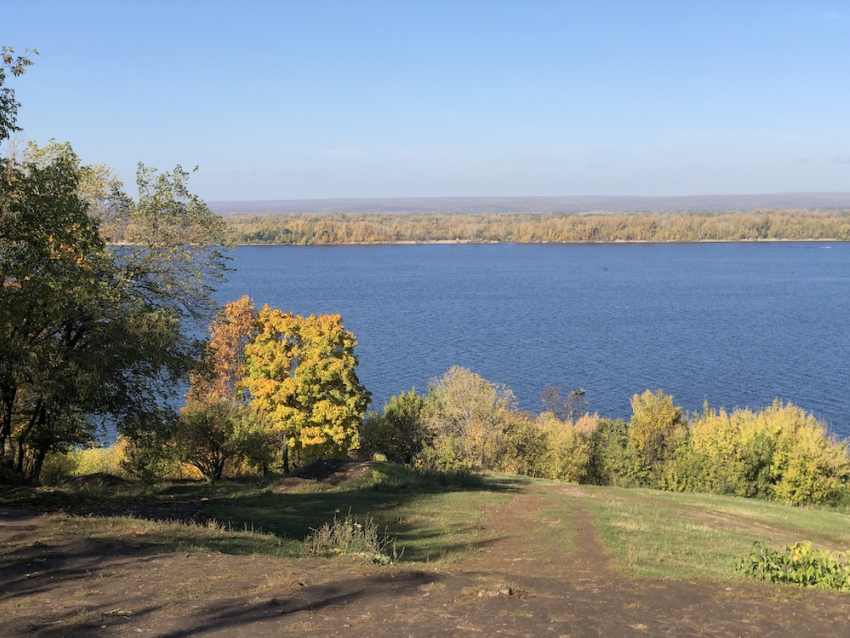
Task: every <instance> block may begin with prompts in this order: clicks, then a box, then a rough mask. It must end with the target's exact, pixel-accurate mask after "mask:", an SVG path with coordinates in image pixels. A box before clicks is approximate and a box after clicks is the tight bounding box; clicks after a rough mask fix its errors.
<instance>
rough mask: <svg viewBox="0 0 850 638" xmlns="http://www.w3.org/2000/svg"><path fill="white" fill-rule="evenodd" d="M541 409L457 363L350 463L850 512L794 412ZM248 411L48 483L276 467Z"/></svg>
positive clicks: (61, 468)
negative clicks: (381, 462)
mask: <svg viewBox="0 0 850 638" xmlns="http://www.w3.org/2000/svg"><path fill="white" fill-rule="evenodd" d="M545 404H546V406H547V410H546V411H545V412H543V413H542V414H539V415H535V414H530V413H527V412H523V411H521V410H519V409H517V406H516V401H515V398H514V395H513V393H512V392H511V391H510V389H508V388H507V387H505V386H502V385H499V384H494V383H490V382H488V381H486V380H485V379H483V378H482V377H480V376H479V375H477V374H475V373H474V372H471V371H469V370H466V369H464V368H458V367H455V368H452V369H450V370H449V371H448V372H447V373H446V374H445V375H444V376H443V377H442V378H441V379H439V380H436V381H434V382H433V383H432V384H431V386H430V388H429V392H428V394H427V395H424V396H420V395H418V394H417V393H416V392H415V391H413V390H411V391H409V392H406V393H403V394H400V395H398V396H395V397H393V398H392V399H391V400H390V401H389V402H388V403H387V404H386V405H385V406H384V409H383V412H382V413H380V414H379V413H377V412H371V413H369V414H368V415H367V416H366V418H365V419H364V421H363V423H362V425H361V427H360V431H359V449H357V450H356V451H355V452H354V454H356V455H357V456H359V457H360V458H362V459H367V460H368V459H372V458H375V457H376V455H381V456H380V457H379V458H384V457H385V458H386V459H387V460H389V461H394V462H398V463H402V464H406V465H410V466H412V467H413V468H415V469H418V470H421V471H431V472H435V473H460V474H466V473H468V472H474V471H479V470H492V471H496V472H504V473H510V474H521V475H525V476H530V477H537V478H548V479H555V480H563V481H571V482H576V483H587V484H595V485H614V486H621V487H649V488H656V489H664V490H673V491H698V492H712V493H716V494H727V495H735V496H744V497H755V498H763V499H769V500H775V501H780V502H784V503H788V504H792V505H805V504H828V505H837V504H841V503H845V504H846V503H850V454H848V448H847V445H846V443H844V442H841V441H838V440H836V439H835V438H834V437H832V436H830V435H829V434H828V432H827V430H826V428H825V426H824V425H823V424H822V423H820V422H818V421H817V420H816V419H815V418H814V417H813V416H811V415H809V414H806V413H805V412H804V411H803V410H801V409H800V408H798V407H796V406H794V405H792V404H790V403H788V404H784V403H782V402H780V401H778V400H777V401H775V402H774V403H773V404H772V405H771V406H769V407H767V408H765V409H763V410H760V411H754V410H749V409H735V410H733V411H731V412H727V411H726V410H723V409H719V410H713V409H710V408H709V407H708V406H707V405H706V406H705V408H704V410H703V412H702V413H701V414H696V415H690V417H689V418H688V417H686V416H685V414H684V413H683V411H682V409H681V408H680V407H678V406H676V405H674V403H673V397H671V396H668V395H665V394H663V393H662V392H661V391H660V390H659V391H657V392H650V391H649V390H647V391H646V392H644V393H643V394H640V395H637V394H636V395H635V396H634V397H632V401H631V404H632V416H631V418H630V420H629V421H624V420H621V419H617V420H611V419H605V418H601V417H600V416H599V415H597V414H589V413H587V412H584V407H585V405H584V401H583V392H581V391H577V392H571V393H569V395H568V396H567V397H566V398H561V396H560V394H559V393H558V391H557V390H556V389H551V388H550V389H548V390H547V396H546V397H545ZM245 410H246V409H245V408H242V409H241V411H237V412H234V411H233V408H232V406H231V408H229V409H228V410H227V411H226V412H227V414H223V415H218V416H216V415H212V414H210V413H209V410H206V411H203V410H202V411H200V412H199V413H197V414H196V413H195V412H193V411H192V410H189V411H184V414H183V415H182V417H183V418H182V425H181V428H180V430H179V431H178V433H177V434H176V435H175V436H173V437H171V438H170V439H169V442H168V444H167V445H165V446H163V447H161V448H159V450H158V451H157V452H156V453H154V452H151V450H155V449H156V448H155V446H149V447H148V448H147V450H145V453H146V454H148V455H150V457H146V456H144V455H142V456H140V455H139V453H138V452H139V451H138V450H134V449H128V448H127V446H126V444H124V443H119V445H118V446H117V447H115V448H112V449H110V450H105V451H95V450H90V451H87V450H82V451H76V452H72V453H70V454H68V455H61V454H57V455H53V456H52V457H50V458H49V459H48V462H47V464H46V466H45V479H46V480H47V481H57V480H60V479H61V478H62V477H64V476H68V475H70V474H81V473H86V472H93V471H106V472H111V473H121V472H124V473H126V474H127V475H135V476H143V477H144V478H155V477H157V476H159V477H161V476H170V477H172V478H173V477H181V478H187V477H201V476H202V475H203V476H206V477H207V478H209V477H210V476H218V475H221V474H223V475H225V476H246V475H248V476H250V475H253V476H261V475H263V474H267V473H268V472H270V471H271V472H279V471H282V466H281V465H280V458H279V449H280V442H279V440H277V439H276V438H275V437H273V436H269V435H268V432H267V431H266V429H265V428H263V427H262V424H258V423H257V419H258V418H259V417H258V416H257V415H256V414H246V413H245ZM213 417H215V418H213ZM218 417H221V418H218ZM210 464H213V465H210ZM146 472H147V474H146Z"/></svg>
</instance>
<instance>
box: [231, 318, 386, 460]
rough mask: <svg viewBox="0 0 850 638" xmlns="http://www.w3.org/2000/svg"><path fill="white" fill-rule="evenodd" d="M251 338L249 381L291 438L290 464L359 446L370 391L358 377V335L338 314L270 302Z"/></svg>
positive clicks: (260, 404)
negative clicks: (301, 311)
mask: <svg viewBox="0 0 850 638" xmlns="http://www.w3.org/2000/svg"><path fill="white" fill-rule="evenodd" d="M255 326H256V330H257V334H256V337H255V338H254V340H253V341H252V342H250V343H249V344H247V345H246V346H245V373H246V376H245V378H244V379H243V380H242V386H243V387H244V388H245V389H246V390H247V391H248V392H249V393H250V394H251V397H252V403H253V405H255V406H256V408H257V410H258V411H259V412H260V414H262V415H263V417H264V418H265V419H266V421H267V422H269V423H270V424H271V427H272V429H273V430H274V431H275V432H276V433H277V434H279V435H281V436H282V437H283V439H284V459H283V461H284V471H287V472H288V471H289V467H290V463H292V464H294V465H299V464H301V463H304V462H306V461H309V460H311V459H315V458H322V457H328V456H336V457H344V456H346V455H347V454H348V453H349V452H350V451H351V450H353V449H355V448H356V447H357V443H358V439H357V435H358V428H359V426H360V423H361V422H362V420H363V416H364V415H365V413H366V408H367V407H368V406H369V392H368V391H367V390H366V388H365V387H364V386H363V385H361V383H360V381H359V380H358V378H357V372H356V368H357V357H356V355H355V354H354V347H355V346H356V345H357V341H356V340H355V338H354V335H353V334H351V333H350V332H348V331H347V330H345V329H344V328H343V326H342V319H341V317H340V316H339V315H318V316H315V315H310V316H309V317H301V316H299V315H294V314H292V313H291V312H283V311H281V310H279V309H277V308H270V307H269V306H264V307H263V309H262V310H261V311H260V312H259V314H258V316H257V322H256V324H255Z"/></svg>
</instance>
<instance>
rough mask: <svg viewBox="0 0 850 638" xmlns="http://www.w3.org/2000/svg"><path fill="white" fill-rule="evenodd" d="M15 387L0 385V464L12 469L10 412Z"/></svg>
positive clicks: (12, 385)
mask: <svg viewBox="0 0 850 638" xmlns="http://www.w3.org/2000/svg"><path fill="white" fill-rule="evenodd" d="M17 389H18V388H17V386H16V385H15V384H14V383H8V382H7V383H3V384H2V385H0V405H2V410H3V411H2V414H0V463H2V464H3V465H6V466H8V467H12V466H13V465H14V463H15V447H14V445H13V444H12V412H13V410H14V407H15V395H16V394H17Z"/></svg>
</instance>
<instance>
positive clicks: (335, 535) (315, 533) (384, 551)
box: [304, 512, 404, 565]
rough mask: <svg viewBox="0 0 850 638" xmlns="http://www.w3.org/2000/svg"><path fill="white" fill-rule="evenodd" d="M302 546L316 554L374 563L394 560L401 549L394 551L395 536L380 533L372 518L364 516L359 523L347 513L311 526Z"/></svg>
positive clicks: (402, 551) (399, 554) (396, 559)
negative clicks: (317, 527)
mask: <svg viewBox="0 0 850 638" xmlns="http://www.w3.org/2000/svg"><path fill="white" fill-rule="evenodd" d="M304 546H305V548H306V549H307V551H308V552H309V553H311V554H314V555H317V556H331V555H334V554H342V555H346V556H351V557H352V558H354V559H355V560H365V561H368V562H370V563H374V564H377V565H389V564H391V563H395V562H397V561H398V560H399V559H400V558H401V555H402V554H403V553H404V549H403V548H402V550H401V552H400V553H399V552H398V551H397V548H396V541H395V539H393V538H390V537H389V536H387V535H386V534H381V533H380V531H379V530H378V526H377V524H375V521H374V520H373V519H372V518H370V517H368V516H367V517H366V518H365V519H364V520H363V522H362V523H361V522H360V521H358V520H357V519H356V518H355V517H354V516H353V515H352V514H351V512H348V514H346V516H345V518H343V519H340V518H337V517H336V516H334V520H333V522H332V523H325V524H324V525H322V526H321V527H320V528H319V529H313V530H312V531H311V532H310V534H309V536H307V538H306V540H305V541H304Z"/></svg>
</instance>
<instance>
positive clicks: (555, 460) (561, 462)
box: [536, 412, 599, 483]
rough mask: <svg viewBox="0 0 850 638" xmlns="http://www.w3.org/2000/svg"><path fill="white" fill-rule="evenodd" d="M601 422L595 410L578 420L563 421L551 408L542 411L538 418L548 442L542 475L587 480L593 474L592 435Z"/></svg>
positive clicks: (542, 460)
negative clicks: (591, 471) (545, 411)
mask: <svg viewBox="0 0 850 638" xmlns="http://www.w3.org/2000/svg"><path fill="white" fill-rule="evenodd" d="M598 422H599V417H598V416H597V415H595V414H594V415H587V414H586V415H584V416H582V417H580V418H579V419H578V420H577V421H576V422H575V423H572V422H570V421H561V420H560V419H558V418H556V417H555V416H554V415H553V414H551V413H548V412H547V413H544V414H541V415H540V416H539V417H538V418H537V421H536V425H537V427H538V428H539V429H540V431H541V432H542V433H543V434H544V436H545V442H546V450H545V453H544V454H543V456H542V458H541V461H540V469H541V475H542V476H544V477H546V478H550V479H557V480H561V481H572V482H574V483H580V482H585V480H586V479H587V477H588V475H589V474H590V459H591V444H590V438H591V436H592V433H593V431H594V430H595V429H596V426H597V424H598Z"/></svg>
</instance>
